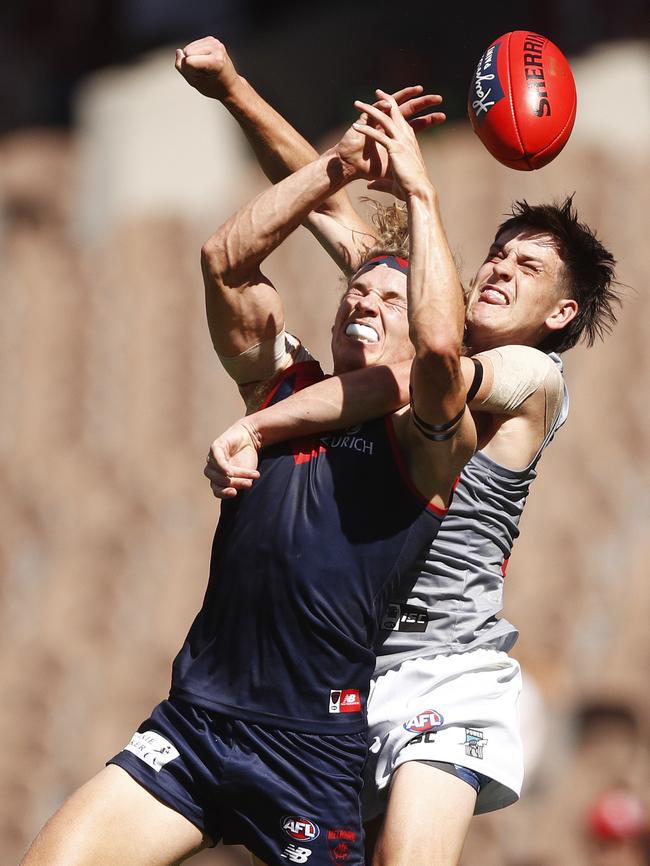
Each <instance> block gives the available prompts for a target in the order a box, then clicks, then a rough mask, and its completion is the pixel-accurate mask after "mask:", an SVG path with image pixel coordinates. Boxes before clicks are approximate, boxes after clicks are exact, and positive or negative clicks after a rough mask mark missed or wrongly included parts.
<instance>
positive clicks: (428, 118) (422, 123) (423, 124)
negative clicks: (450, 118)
mask: <svg viewBox="0 0 650 866" xmlns="http://www.w3.org/2000/svg"><path fill="white" fill-rule="evenodd" d="M445 120H447V115H446V114H443V113H442V112H441V111H436V112H434V113H433V114H425V115H423V116H422V117H414V118H413V120H409V126H410V127H411V129H412V130H413V132H422V130H423V129H428V128H429V127H430V126H440V124H441V123H444V122H445Z"/></svg>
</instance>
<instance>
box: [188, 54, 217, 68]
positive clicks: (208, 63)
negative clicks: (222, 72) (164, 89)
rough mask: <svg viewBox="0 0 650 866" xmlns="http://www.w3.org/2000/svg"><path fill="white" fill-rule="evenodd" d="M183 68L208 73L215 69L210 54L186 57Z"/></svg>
mask: <svg viewBox="0 0 650 866" xmlns="http://www.w3.org/2000/svg"><path fill="white" fill-rule="evenodd" d="M183 67H184V68H186V69H193V70H194V71H195V72H208V71H210V70H212V69H214V68H215V67H214V57H213V56H212V55H211V54H192V55H190V56H189V57H188V56H187V55H186V56H185V60H184V61H183Z"/></svg>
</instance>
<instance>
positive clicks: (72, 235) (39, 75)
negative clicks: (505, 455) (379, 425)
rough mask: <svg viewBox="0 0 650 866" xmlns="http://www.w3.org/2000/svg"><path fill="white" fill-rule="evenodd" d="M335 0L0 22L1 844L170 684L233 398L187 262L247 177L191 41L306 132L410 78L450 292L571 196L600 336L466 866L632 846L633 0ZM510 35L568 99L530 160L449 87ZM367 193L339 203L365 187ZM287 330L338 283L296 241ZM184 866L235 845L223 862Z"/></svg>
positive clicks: (638, 225) (636, 111)
mask: <svg viewBox="0 0 650 866" xmlns="http://www.w3.org/2000/svg"><path fill="white" fill-rule="evenodd" d="M449 5H450V7H452V8H446V7H445V6H443V5H442V4H433V3H426V4H425V3H424V2H416V0H414V2H411V0H404V2H402V3H400V4H399V5H392V6H388V5H386V6H383V5H381V4H377V3H370V2H356V3H349V4H344V3H341V2H336V0H330V2H329V3H327V4H322V5H318V4H311V5H310V6H309V7H307V6H306V5H305V4H300V3H297V2H276V3H273V4H269V3H262V2H260V0H248V2H245V0H222V2H219V0H184V2H183V3H178V2H173V0H137V2H136V0H113V2H109V0H49V2H44V0H22V2H20V3H17V2H13V3H12V2H9V3H8V4H6V3H5V4H4V5H3V8H2V10H1V11H0V297H1V299H2V312H1V315H0V418H1V419H2V423H1V424H0V687H1V694H2V699H1V702H0V742H1V743H2V749H0V804H2V805H1V806H0V861H1V862H2V863H7V864H10V863H17V862H18V860H19V859H20V856H21V854H22V852H23V851H24V849H25V847H26V846H27V845H28V843H29V841H30V840H31V838H32V837H33V835H34V834H35V833H36V832H37V830H38V829H39V827H40V826H41V825H42V823H43V822H44V821H45V820H46V819H47V818H48V817H49V816H50V814H51V813H52V812H53V811H54V810H55V809H56V808H57V807H58V805H59V804H60V803H61V802H62V800H63V799H64V798H65V797H66V796H67V795H68V794H70V793H71V792H72V791H73V790H74V789H75V788H76V787H77V786H78V785H79V784H80V783H82V782H83V781H85V780H86V779H87V778H88V777H89V776H90V775H92V774H94V773H95V772H96V771H97V770H98V769H99V768H100V767H101V766H102V765H103V763H104V761H105V760H106V759H107V758H108V757H110V756H111V755H112V754H114V753H115V752H116V751H118V750H119V749H120V748H122V746H123V745H124V744H125V743H126V742H127V741H128V740H129V739H130V737H131V734H132V732H133V730H135V728H136V727H137V725H138V724H139V723H140V721H141V720H142V719H143V718H145V717H146V716H147V715H148V713H149V711H150V709H151V707H152V706H153V705H154V704H155V703H156V702H157V701H158V700H159V699H161V698H162V697H164V696H165V695H166V693H167V689H168V684H169V670H170V663H171V660H172V658H173V657H174V655H175V654H176V652H177V650H178V648H179V647H180V644H181V642H182V639H183V637H184V635H185V633H186V630H187V628H188V626H189V624H190V622H191V620H192V618H193V616H194V614H195V612H196V610H197V609H198V607H199V605H200V602H201V599H202V595H203V591H204V587H205V582H206V579H207V566H208V556H209V547H210V542H211V537H212V532H213V528H214V525H215V522H216V520H217V517H218V505H217V504H216V502H215V500H214V499H213V498H212V496H211V494H210V491H209V488H208V485H207V482H206V481H205V479H204V478H203V476H202V468H203V461H204V456H205V454H206V452H207V448H208V445H209V443H210V442H211V440H212V439H213V438H214V436H215V435H216V434H217V433H218V432H220V430H221V429H223V428H224V427H225V426H226V425H227V424H228V423H229V422H230V421H231V420H232V419H234V418H235V417H236V416H238V415H239V414H240V413H241V409H240V405H239V399H238V397H237V395H236V393H235V391H234V388H233V386H232V385H231V384H230V382H229V380H228V379H227V378H226V377H225V375H224V374H223V372H222V371H221V369H220V367H219V365H218V363H217V362H216V359H215V357H214V355H213V354H212V349H211V344H210V340H209V337H208V334H207V328H206V326H205V322H204V313H203V297H202V296H203V290H202V282H201V277H200V269H199V249H200V245H201V243H202V241H203V240H205V238H206V237H207V236H208V235H209V233H210V232H211V231H212V230H213V229H214V228H216V227H217V225H219V224H220V222H222V221H223V219H224V218H225V217H227V216H228V215H229V214H230V213H231V212H232V211H233V210H235V209H236V208H237V207H238V206H239V205H240V204H242V203H243V202H244V201H245V200H247V199H248V198H249V197H250V196H251V195H253V194H254V193H256V192H257V191H259V190H260V189H261V188H262V187H263V185H264V183H265V181H264V179H263V177H262V176H261V174H260V172H259V170H258V169H257V167H256V165H255V162H254V160H253V159H252V157H251V156H250V154H249V152H248V150H247V148H246V145H245V142H244V141H243V139H242V137H241V136H240V134H239V132H238V130H237V128H236V125H235V123H234V121H232V119H231V118H230V116H229V115H228V114H227V112H225V110H223V109H222V107H221V106H219V105H218V104H216V103H213V102H210V101H208V100H205V99H204V98H203V97H201V96H200V95H199V94H197V93H196V92H195V91H193V90H191V89H190V88H189V87H188V86H187V85H186V84H185V82H184V81H183V80H182V79H181V78H180V76H178V74H177V73H176V72H175V70H174V68H173V60H174V48H175V47H181V46H183V45H184V44H186V43H187V42H188V41H191V40H193V39H195V38H198V37H200V36H204V35H207V34H211V35H215V36H218V37H219V38H221V39H222V40H223V41H224V42H226V43H227V45H228V46H229V47H230V49H231V52H232V54H233V56H234V58H235V60H236V62H237V64H238V66H239V68H240V70H241V71H242V72H243V73H244V74H245V75H246V76H247V77H248V78H249V79H250V80H251V82H252V83H253V84H254V85H255V86H256V87H257V88H258V89H259V90H260V91H261V93H262V94H263V95H264V96H265V97H267V98H268V99H269V100H270V101H271V102H272V103H273V104H274V105H275V106H276V107H277V108H278V109H279V110H280V111H281V112H282V113H284V114H285V115H286V116H287V117H288V118H289V119H290V120H291V121H292V122H293V123H294V124H295V125H296V126H297V127H298V128H299V129H300V130H301V131H302V132H303V133H304V134H305V135H306V136H307V137H309V138H310V139H311V140H313V141H314V142H315V143H316V144H317V146H319V147H323V146H326V145H327V144H329V143H331V142H333V141H334V140H335V139H336V136H337V134H338V132H340V131H341V129H342V128H343V127H344V125H345V124H346V123H348V122H349V121H350V120H351V119H352V117H353V109H352V101H353V99H354V98H356V97H361V98H367V97H369V96H370V95H371V94H372V92H373V89H374V87H376V86H381V87H382V88H384V89H388V90H390V89H395V88H397V87H401V86H403V85H406V84H411V83H422V84H424V85H425V87H426V89H427V90H428V91H431V90H433V91H434V92H441V93H442V94H443V95H444V96H445V106H444V107H445V110H446V111H447V114H448V117H449V120H448V122H447V124H446V125H445V126H444V127H443V128H441V129H438V130H435V131H432V132H430V133H427V134H425V135H424V136H423V137H422V147H423V151H424V153H425V156H426V159H427V164H428V167H429V169H430V172H431V175H432V177H433V178H434V180H435V182H436V184H437V185H438V188H439V190H440V196H441V201H442V206H443V213H444V217H445V220H446V223H447V227H448V234H449V236H450V239H451V241H452V245H453V247H454V249H455V251H456V253H457V255H458V257H459V260H460V261H461V263H462V267H463V276H464V278H465V279H467V278H469V277H470V276H471V274H472V271H473V270H474V269H475V267H476V266H477V264H478V263H479V262H480V260H481V259H482V256H483V255H484V253H485V251H486V249H487V246H488V244H489V242H490V240H491V238H492V234H493V231H494V228H495V226H496V224H497V222H498V221H500V220H501V219H502V216H503V214H504V213H506V212H507V210H508V209H509V205H510V202H511V201H512V200H513V199H514V198H521V197H527V198H528V199H529V200H531V201H538V200H545V199H549V198H553V197H559V196H563V195H565V194H568V193H572V192H574V191H575V193H576V198H575V202H576V205H577V207H578V209H579V211H580V214H581V217H582V218H583V219H584V220H585V221H587V222H588V223H590V224H592V225H594V226H596V227H598V231H599V235H600V236H601V238H602V239H603V240H604V242H605V243H606V245H607V246H609V247H610V248H611V249H612V250H613V251H614V253H615V255H616V257H617V258H618V259H619V262H620V266H619V278H620V280H621V281H622V282H623V283H624V284H626V286H627V288H626V289H625V291H624V296H625V303H624V307H623V310H622V312H621V315H620V321H619V324H618V326H617V328H616V331H615V333H614V334H613V336H612V337H611V338H610V339H608V340H607V342H606V343H605V344H603V345H598V346H595V347H594V348H593V349H590V350H586V349H584V348H577V349H574V350H572V351H571V352H570V353H569V354H568V355H567V356H566V359H565V363H566V368H567V378H568V382H569V386H570V389H571V393H572V412H571V415H570V418H569V422H568V424H567V425H566V427H565V428H564V429H563V430H562V432H561V433H560V435H559V436H558V438H557V441H556V442H555V443H554V444H553V446H552V448H551V449H550V450H549V452H548V453H547V455H546V456H545V458H544V460H543V462H542V468H541V474H540V478H539V479H538V481H537V482H536V483H535V485H534V487H533V493H532V496H531V500H530V503H529V505H528V508H527V512H526V514H525V516H524V519H523V522H522V538H521V539H520V540H519V542H518V544H517V546H516V548H515V553H514V556H513V558H512V562H511V564H510V568H509V570H508V577H507V589H506V598H507V605H506V614H507V616H508V618H509V619H511V620H513V621H514V622H515V623H517V624H518V625H519V626H520V628H521V633H522V636H521V638H520V641H519V643H518V644H517V647H516V648H515V651H514V655H515V656H516V657H517V658H519V659H520V661H521V662H522V665H523V667H524V671H525V679H526V691H525V699H524V702H523V706H522V713H523V725H524V737H525V741H526V744H527V763H528V777H527V783H526V788H525V791H524V795H523V798H522V800H521V802H520V803H518V804H517V805H515V806H513V807H511V808H509V809H507V810H505V811H503V812H501V813H497V814H495V815H488V816H483V817H480V818H477V819H475V820H474V823H473V826H472V830H471V833H470V838H469V840H468V843H467V846H466V850H465V853H464V856H463V866H478V864H481V866H564V864H567V863H571V864H572V866H640V864H648V863H650V854H649V851H648V835H647V828H648V806H649V794H648V791H649V790H650V789H649V785H648V783H649V782H650V751H649V750H650V689H649V676H648V671H649V668H650V664H649V663H650V628H649V626H648V623H649V622H650V580H649V579H648V571H649V567H648V561H650V531H649V530H650V460H649V457H650V454H649V452H650V433H649V432H648V410H647V407H646V406H645V400H646V399H647V393H648V381H649V378H650V305H649V303H648V298H647V293H646V278H647V271H648V266H649V265H650V261H649V259H648V248H649V243H648V237H649V231H650V217H649V216H648V215H649V213H650V152H649V151H650V145H649V142H650V99H649V98H648V94H649V93H650V50H649V49H650V42H649V41H648V39H649V23H650V11H649V8H648V4H647V0H618V2H617V3H611V2H610V0H570V2H567V0H565V2H561V0H546V2H545V3H544V4H541V3H539V2H531V0H520V2H517V3H514V2H510V0H505V2H499V3H485V4H483V5H480V4H478V3H469V4H449ZM524 28H525V29H531V30H536V31H538V32H541V33H543V34H544V35H546V36H548V37H549V38H551V39H552V40H553V41H554V42H556V43H557V44H558V45H559V46H560V47H561V48H562V49H563V50H564V51H565V52H566V53H567V54H568V56H569V57H570V60H571V62H572V66H573V69H574V73H575V77H576V82H577V87H578V100H579V102H578V116H577V122H576V126H575V130H574V133H573V136H572V138H571V140H570V141H569V144H568V145H567V147H566V148H565V150H564V151H563V152H562V154H561V155H560V156H559V157H558V159H557V160H556V161H555V162H554V163H553V164H552V165H550V166H549V167H547V168H545V169H543V170H542V171H541V172H533V173H519V172H514V171H510V170H509V169H507V168H504V167H502V166H501V165H499V164H498V163H497V162H495V161H494V160H493V159H492V158H491V157H490V156H489V155H488V154H487V152H486V151H485V150H484V149H483V147H482V145H481V144H480V142H479V141H478V139H477V138H476V137H475V136H474V135H473V134H472V132H471V129H470V126H469V123H468V121H467V120H466V117H465V95H466V89H467V86H468V83H469V79H470V76H471V73H472V71H473V68H474V66H475V64H476V62H477V60H478V58H479V56H480V54H481V53H482V51H483V50H484V49H485V47H486V46H487V45H488V44H489V43H490V42H491V41H492V39H494V38H495V37H496V36H498V35H500V34H501V33H502V32H505V31H508V30H513V29H524ZM364 192H365V188H364V187H363V185H360V186H359V188H356V187H355V188H354V189H353V193H354V194H359V195H363V194H364ZM269 273H270V275H271V276H272V278H273V279H274V280H275V282H276V285H277V286H279V287H280V289H281V291H282V294H283V297H284V298H285V300H286V306H287V310H288V314H287V318H288V323H289V326H290V328H291V330H293V331H294V333H297V334H299V335H300V336H301V337H302V338H303V340H304V341H305V342H306V344H307V345H308V346H309V347H310V348H311V349H312V351H313V352H314V354H316V355H318V356H320V357H321V358H323V360H324V362H325V367H326V368H329V367H328V364H329V349H328V335H329V325H330V321H331V319H332V316H333V311H334V309H335V306H336V300H337V286H338V281H337V272H336V270H335V268H334V267H333V265H331V264H330V263H329V262H328V261H327V260H326V259H325V257H324V255H323V254H322V252H321V251H320V250H319V249H318V248H317V247H316V244H315V242H314V241H313V240H312V239H311V237H310V236H308V235H307V233H306V232H304V231H303V230H302V229H300V230H298V231H297V232H296V233H295V235H294V236H293V237H292V238H291V239H290V240H289V241H288V242H287V243H286V244H285V245H284V246H283V247H282V248H281V249H280V250H279V251H278V252H277V253H276V254H274V256H273V257H272V260H271V262H270V266H269ZM194 862H196V863H199V864H202V866H210V864H212V866H216V864H221V866H235V864H245V863H247V862H248V860H247V857H246V855H245V854H244V852H243V851H241V850H240V849H216V850H215V851H211V852H206V853H204V854H203V855H201V856H200V857H199V858H197V859H196V861H194Z"/></svg>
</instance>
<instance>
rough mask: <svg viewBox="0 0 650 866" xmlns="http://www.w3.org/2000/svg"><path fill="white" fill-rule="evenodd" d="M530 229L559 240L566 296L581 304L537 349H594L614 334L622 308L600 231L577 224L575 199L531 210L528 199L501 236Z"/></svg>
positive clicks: (517, 207) (519, 203) (519, 205)
mask: <svg viewBox="0 0 650 866" xmlns="http://www.w3.org/2000/svg"><path fill="white" fill-rule="evenodd" d="M531 229H532V230H533V231H535V232H543V233H545V234H550V235H552V236H553V238H555V241H556V243H557V251H558V254H559V256H560V258H561V259H562V262H563V264H564V269H565V284H564V286H563V287H562V291H567V292H568V294H569V296H570V297H572V298H573V299H574V300H575V301H577V303H578V313H577V315H576V316H575V318H574V319H572V320H571V321H570V322H569V323H568V325H567V326H566V327H565V328H562V329H561V330H559V331H553V332H552V333H551V334H549V335H548V337H547V338H546V339H545V341H544V343H543V344H542V345H541V346H539V347H538V348H540V349H542V350H544V351H547V352H565V351H566V350H567V349H570V348H571V347H572V346H575V344H576V343H577V342H578V341H579V340H584V342H585V343H586V344H587V345H588V346H593V344H594V343H595V341H596V339H603V338H604V337H605V335H606V334H609V333H611V331H612V328H613V327H614V325H615V324H616V311H615V307H616V306H620V303H621V298H620V293H619V283H617V282H616V280H615V274H614V268H615V265H616V260H615V259H614V256H613V255H612V254H611V253H610V252H609V251H608V250H607V249H605V247H604V246H603V245H602V243H601V242H600V241H599V240H598V238H597V237H596V234H595V232H593V231H592V230H591V229H590V228H589V226H587V225H585V224H584V223H581V222H580V221H579V220H578V214H577V213H576V210H575V208H574V207H573V195H571V196H568V197H567V198H565V199H564V201H562V202H553V203H552V204H543V205H529V204H528V202H527V201H526V200H525V199H523V200H522V201H516V202H515V203H514V204H513V206H512V214H511V216H510V217H509V218H508V219H507V220H505V222H502V223H501V225H500V226H499V228H498V230H497V237H498V236H499V235H500V234H502V233H503V232H505V231H512V230H514V231H516V232H519V231H529V230H531Z"/></svg>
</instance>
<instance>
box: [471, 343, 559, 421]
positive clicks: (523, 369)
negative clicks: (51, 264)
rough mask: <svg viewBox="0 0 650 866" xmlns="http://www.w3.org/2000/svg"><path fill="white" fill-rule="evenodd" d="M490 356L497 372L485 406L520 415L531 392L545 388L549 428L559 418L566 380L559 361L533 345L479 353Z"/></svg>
mask: <svg viewBox="0 0 650 866" xmlns="http://www.w3.org/2000/svg"><path fill="white" fill-rule="evenodd" d="M476 357H477V358H478V359H479V360H480V359H481V358H489V360H490V362H491V363H492V369H493V371H494V381H493V383H492V390H491V391H490V393H489V394H488V396H487V397H486V398H485V400H483V402H482V404H481V405H482V406H485V408H486V409H490V410H491V411H492V412H497V413H499V414H503V415H516V414H517V410H518V409H519V407H520V406H521V405H522V403H524V401H525V400H527V399H528V397H530V396H531V394H534V393H535V392H536V391H537V390H538V389H539V388H541V387H543V388H544V393H545V395H546V419H545V427H546V429H547V430H548V429H549V428H550V426H551V424H552V423H553V422H554V421H555V418H556V417H557V413H558V412H559V411H560V407H561V405H562V395H563V392H564V383H563V380H562V374H561V373H560V371H559V369H558V367H557V365H556V364H554V363H553V361H552V359H551V358H549V356H548V355H546V354H544V352H540V351H539V349H533V348H532V347H531V346H501V347H500V348H498V349H490V350H489V351H487V352H481V354H480V355H477V356H476Z"/></svg>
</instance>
